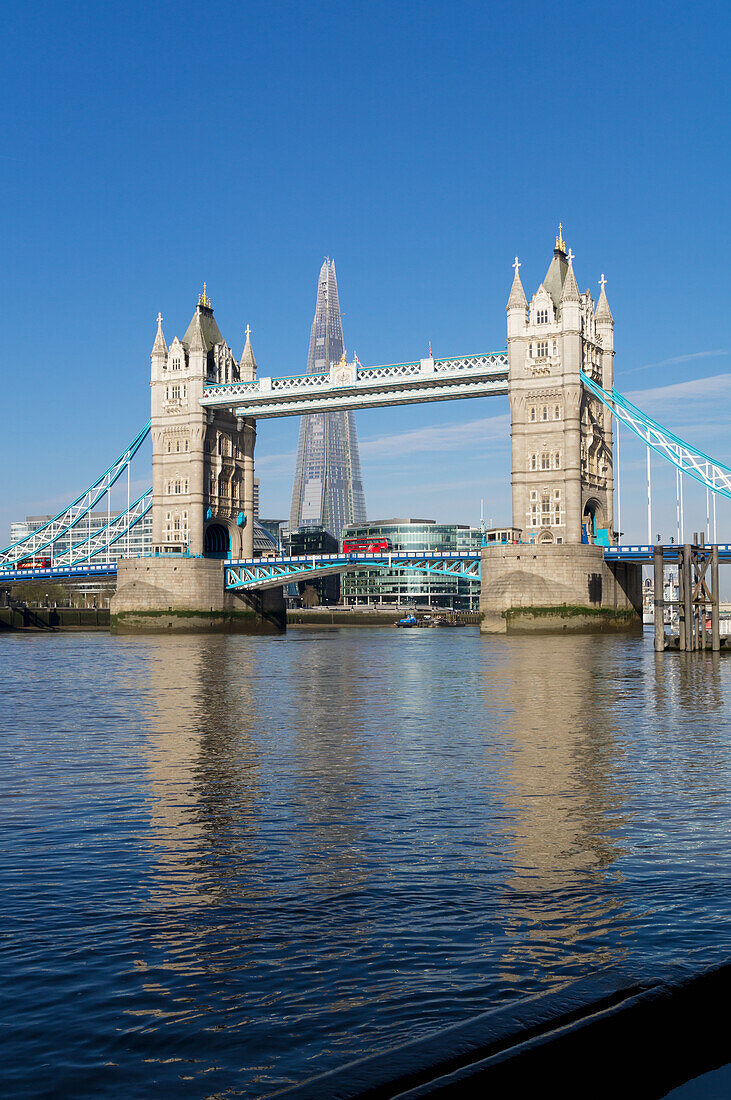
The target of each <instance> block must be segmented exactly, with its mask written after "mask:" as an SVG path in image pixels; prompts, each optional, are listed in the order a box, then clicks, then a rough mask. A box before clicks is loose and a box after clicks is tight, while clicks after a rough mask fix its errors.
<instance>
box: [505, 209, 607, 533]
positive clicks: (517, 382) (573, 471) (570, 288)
mask: <svg viewBox="0 0 731 1100" xmlns="http://www.w3.org/2000/svg"><path fill="white" fill-rule="evenodd" d="M573 259H574V257H573V253H572V252H571V251H570V250H569V252H568V253H567V252H566V246H565V244H564V240H563V236H562V227H561V226H559V235H558V236H557V237H556V247H555V248H554V251H553V258H552V260H551V263H550V265H549V268H548V271H547V273H546V276H545V278H544V280H543V282H542V283H541V284H540V286H539V287H538V289H537V290H536V292H535V294H534V295H533V297H532V298H531V300H530V303H528V301H527V300H526V296H525V292H524V290H523V285H522V283H521V281H520V275H519V268H520V264H519V263H518V258H517V257H516V259H515V264H514V267H515V277H514V279H513V285H512V287H511V290H510V297H509V299H508V305H507V314H508V361H509V367H510V381H509V396H510V413H511V436H512V483H513V525H514V526H515V527H518V528H520V529H521V530H522V532H523V535H522V537H523V540H524V541H532V542H536V543H539V544H542V545H546V544H552V543H553V544H562V543H567V544H577V543H581V542H582V541H583V542H590V543H593V542H598V543H602V544H604V543H607V542H609V543H611V542H613V541H614V536H615V532H614V468H613V461H612V453H613V452H612V424H611V414H610V413H609V412H608V410H606V409H605V408H604V406H603V405H602V404H601V402H599V401H597V399H596V398H594V397H592V396H591V395H590V394H589V393H588V392H587V391H586V389H585V388H584V386H582V384H581V372H582V371H583V372H585V373H586V374H589V375H590V376H591V377H592V378H593V379H595V380H596V381H597V382H599V383H600V385H602V386H603V387H604V388H605V389H610V390H611V388H612V386H613V382H614V363H613V360H614V321H613V319H612V314H611V311H610V309H609V303H608V302H607V296H606V293H605V289H604V284H605V279H604V276H603V275H602V278H601V294H600V295H599V301H598V303H597V304H596V307H595V306H594V301H593V299H592V296H591V294H590V293H589V291H588V290H586V291H585V292H584V293H583V294H580V293H579V288H578V286H577V283H576V277H575V275H574V268H573Z"/></svg>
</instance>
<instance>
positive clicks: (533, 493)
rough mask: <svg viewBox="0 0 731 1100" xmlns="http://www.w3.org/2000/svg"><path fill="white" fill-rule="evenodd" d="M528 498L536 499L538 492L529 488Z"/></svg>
mask: <svg viewBox="0 0 731 1100" xmlns="http://www.w3.org/2000/svg"><path fill="white" fill-rule="evenodd" d="M530 498H531V500H538V493H537V491H536V490H535V489H531V491H530Z"/></svg>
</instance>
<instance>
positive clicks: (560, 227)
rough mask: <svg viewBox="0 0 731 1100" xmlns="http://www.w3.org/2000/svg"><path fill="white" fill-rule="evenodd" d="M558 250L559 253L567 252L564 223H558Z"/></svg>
mask: <svg viewBox="0 0 731 1100" xmlns="http://www.w3.org/2000/svg"><path fill="white" fill-rule="evenodd" d="M556 248H557V249H558V250H559V252H565V251H566V245H565V244H564V239H563V222H559V223H558V236H557V237H556Z"/></svg>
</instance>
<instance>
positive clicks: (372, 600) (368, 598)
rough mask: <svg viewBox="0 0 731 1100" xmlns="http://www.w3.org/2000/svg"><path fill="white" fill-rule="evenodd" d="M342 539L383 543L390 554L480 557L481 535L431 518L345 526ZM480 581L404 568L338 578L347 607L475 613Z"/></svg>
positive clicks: (470, 529)
mask: <svg viewBox="0 0 731 1100" xmlns="http://www.w3.org/2000/svg"><path fill="white" fill-rule="evenodd" d="M343 538H347V539H358V538H363V539H377V538H386V539H388V540H389V542H390V544H391V549H393V550H417V551H418V550H423V551H426V550H429V551H435V552H436V553H442V554H443V553H446V552H447V551H449V550H471V551H477V552H478V553H479V550H480V546H481V544H482V531H481V530H480V528H479V527H468V526H467V525H466V524H461V523H437V522H436V521H435V520H433V519H386V520H380V521H379V522H376V523H362V524H355V523H353V524H350V525H349V526H348V527H346V529H345V532H344V534H343ZM479 599H480V582H479V580H465V579H463V578H460V577H445V576H439V575H438V574H429V573H417V572H412V571H411V570H406V569H373V570H370V569H369V570H365V569H364V570H362V571H360V570H359V571H357V572H352V573H343V576H342V602H343V603H344V604H348V605H350V606H359V605H360V606H362V605H371V606H376V607H396V606H411V605H416V606H418V607H451V608H453V609H454V610H455V611H477V610H478V607H479Z"/></svg>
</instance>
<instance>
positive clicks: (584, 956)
mask: <svg viewBox="0 0 731 1100" xmlns="http://www.w3.org/2000/svg"><path fill="white" fill-rule="evenodd" d="M475 633H476V632H474V631H473V630H472V629H471V628H466V629H465V630H463V631H454V632H449V633H446V632H436V631H433V632H432V631H414V632H410V633H408V634H401V633H400V632H397V631H394V630H388V629H378V628H374V629H369V630H361V631H358V630H350V631H348V630H337V629H336V630H332V631H329V630H321V631H318V632H314V631H312V632H310V631H294V630H293V631H291V632H290V634H289V636H288V637H286V638H256V639H249V638H245V637H241V636H225V635H224V636H221V635H216V636H190V637H184V638H177V639H172V638H171V639H166V638H160V639H135V640H125V641H124V642H120V641H115V640H114V639H108V638H102V637H98V638H97V637H94V638H93V639H83V640H82V641H79V640H77V639H74V644H75V645H77V646H88V647H92V646H93V647H94V652H95V654H97V656H98V655H100V654H101V656H102V658H103V659H104V652H103V651H105V650H106V649H107V648H109V650H110V653H109V654H107V655H106V656H108V657H109V658H111V656H112V651H113V657H114V659H113V661H112V660H111V659H110V660H109V661H108V662H107V663H108V668H109V670H110V671H109V677H110V679H109V684H108V687H107V692H108V695H109V697H110V698H113V699H116V698H120V699H121V698H128V697H129V695H130V693H131V695H132V696H133V697H134V698H135V699H136V700H137V704H136V708H137V714H138V717H137V719H136V720H135V723H136V724H135V728H134V730H132V729H130V728H126V727H125V726H120V725H118V724H117V725H114V724H111V725H110V726H109V727H108V728H107V729H106V732H105V734H104V736H105V737H106V738H107V739H108V740H109V741H110V742H111V743H113V744H115V745H116V747H117V749H118V751H120V752H125V751H127V752H129V763H128V767H127V770H126V772H125V778H124V782H125V784H129V774H130V771H131V772H132V773H133V774H134V776H135V783H136V784H137V787H138V789H139V803H138V808H137V812H136V815H135V816H134V821H133V824H132V825H130V823H129V821H128V822H127V827H131V828H133V829H134V834H135V835H136V838H137V840H136V855H134V857H133V856H131V855H130V854H129V853H128V852H126V850H125V849H124V847H123V846H121V847H117V848H116V849H115V848H114V847H112V848H110V850H109V851H108V852H107V853H106V858H107V861H108V868H107V874H108V877H109V880H110V890H111V891H112V893H114V891H116V890H119V891H120V892H121V895H123V896H125V897H126V898H128V899H129V898H134V897H136V898H137V905H138V908H137V910H136V911H135V910H134V909H132V910H130V909H125V914H126V915H125V917H124V919H122V920H121V921H119V922H117V923H116V924H115V925H114V926H113V928H112V929H111V930H110V929H108V928H106V929H104V930H100V933H99V935H98V936H95V930H94V927H93V920H92V923H91V927H85V928H84V929H83V936H82V930H81V929H80V930H79V937H80V939H79V943H78V945H77V950H78V951H79V952H81V954H82V955H83V954H84V953H85V952H92V953H91V954H89V969H88V974H86V975H85V976H83V977H82V978H78V968H77V967H76V966H75V965H74V975H75V977H74V981H76V980H77V978H78V980H79V981H81V982H82V985H83V982H84V981H88V982H91V983H92V984H93V983H94V981H95V973H96V977H97V980H98V972H97V971H96V970H95V968H98V967H99V966H100V965H104V960H106V959H107V958H110V957H113V958H114V959H116V960H117V961H116V963H115V965H116V966H117V967H118V968H119V967H120V966H121V970H119V972H118V974H117V977H112V978H111V979H110V980H109V983H108V985H106V986H104V988H105V990H106V993H105V995H106V996H107V997H108V999H109V1006H110V1009H111V1007H112V1006H113V1005H114V1004H115V1002H116V999H117V997H118V996H119V995H120V992H121V990H124V998H125V999H124V1001H123V1002H122V1013H123V1015H122V1017H121V1020H122V1023H121V1027H122V1034H123V1035H128V1034H131V1033H132V1032H134V1033H135V1034H136V1035H137V1039H136V1042H135V1044H133V1045H132V1046H128V1045H126V1044H123V1047H124V1049H118V1050H115V1058H114V1059H113V1061H115V1062H116V1066H114V1067H109V1066H108V1067H106V1068H105V1069H104V1071H103V1074H104V1076H105V1079H107V1078H108V1080H109V1082H110V1083H114V1082H116V1083H117V1084H119V1086H120V1088H122V1087H123V1085H124V1084H127V1085H128V1084H129V1082H130V1081H131V1080H134V1079H135V1075H136V1074H139V1075H140V1079H142V1076H143V1075H144V1074H146V1073H148V1072H150V1065H151V1063H152V1064H153V1067H154V1073H155V1077H156V1079H157V1080H158V1081H163V1082H168V1084H169V1085H170V1087H173V1085H174V1084H175V1083H176V1082H177V1081H178V1080H179V1076H178V1075H179V1073H180V1072H181V1062H183V1063H184V1069H185V1074H186V1075H187V1076H188V1077H189V1079H190V1080H191V1081H194V1082H196V1085H195V1086H194V1085H191V1086H190V1088H191V1091H190V1093H189V1094H190V1095H195V1096H203V1095H208V1094H210V1092H211V1091H215V1090H219V1091H220V1090H223V1089H226V1088H231V1087H233V1084H234V1083H235V1085H236V1087H237V1088H242V1089H245V1090H246V1091H247V1093H248V1094H250V1095H261V1094H265V1093H266V1092H268V1091H271V1090H272V1089H273V1088H274V1087H275V1086H277V1085H282V1084H285V1083H287V1082H291V1081H296V1080H301V1079H302V1078H304V1077H305V1076H308V1075H310V1074H312V1073H314V1072H317V1071H321V1070H325V1069H328V1068H333V1067H335V1066H338V1065H341V1064H343V1063H344V1062H346V1061H348V1060H350V1059H351V1058H353V1057H354V1056H358V1055H359V1054H365V1053H371V1052H374V1051H377V1050H379V1049H383V1048H384V1047H386V1046H389V1045H391V1044H393V1043H395V1042H398V1041H402V1040H406V1039H410V1038H414V1037H417V1036H420V1035H424V1034H426V1033H428V1032H429V1031H430V1030H432V1029H436V1028H441V1027H443V1026H445V1025H446V1024H449V1023H451V1022H455V1021H458V1020H462V1019H465V1018H467V1017H469V1016H471V1015H472V1014H474V1013H476V1012H478V1011H482V1010H484V1009H485V1008H486V1007H489V1006H492V1005H499V1004H501V1003H506V1002H509V1001H512V1000H514V999H515V998H516V997H519V996H524V995H526V994H528V993H531V992H534V991H538V990H542V989H546V988H550V987H551V986H553V985H555V984H557V983H558V982H559V981H561V980H564V979H567V978H573V977H577V976H584V975H586V974H591V973H595V972H596V971H597V970H598V969H599V968H601V967H605V966H607V965H621V966H623V967H625V968H629V969H630V970H631V971H632V972H636V973H640V974H641V973H648V972H650V973H653V974H656V973H658V972H662V971H663V968H665V967H667V966H669V965H670V964H671V963H672V962H674V961H676V960H677V958H678V956H681V957H683V958H686V959H687V961H688V965H689V966H700V965H701V964H705V963H707V962H711V961H714V959H716V958H718V955H719V953H722V952H724V951H725V949H726V945H727V936H726V932H725V921H727V920H728V918H729V916H731V902H729V899H728V896H727V892H726V890H725V887H724V882H725V881H727V874H728V871H729V855H728V851H727V846H726V844H725V842H724V830H725V824H724V811H723V807H724V805H727V803H728V796H729V793H731V777H730V775H729V762H728V755H727V750H726V749H724V743H725V744H727V743H728V737H729V734H730V733H731V721H730V720H729V717H728V715H729V713H731V708H729V702H731V666H729V665H728V662H726V664H725V665H724V664H723V663H719V660H718V658H715V659H714V658H712V656H711V655H710V654H709V655H708V656H707V657H706V658H704V659H702V660H698V659H694V660H693V661H687V662H686V661H685V660H684V659H683V658H682V657H681V658H675V659H674V660H673V661H667V660H666V661H664V662H662V661H661V662H659V663H657V664H656V663H655V659H654V656H653V654H652V651H651V649H649V648H648V646H647V645H646V644H645V643H644V642H643V640H642V639H633V640H628V639H612V638H593V637H590V638H548V639H543V638H522V639H510V640H508V639H501V638H479V639H477V638H476V636H475ZM34 644H35V643H34ZM63 644H69V643H65V642H63ZM79 659H80V660H82V659H83V660H86V657H84V656H83V655H81V656H80V657H79ZM60 683H61V681H59V684H60ZM59 690H61V689H59ZM69 705H70V706H73V705H74V704H73V703H69ZM78 705H81V704H78ZM83 705H84V706H88V701H87V702H86V703H84V704H83ZM97 720H98V723H99V724H100V726H101V727H102V728H105V727H104V721H105V720H104V718H103V711H100V712H99V716H98V719H97ZM140 747H142V751H141V752H140ZM19 751H20V752H21V755H22V752H23V751H24V750H23V748H22V745H21V746H20V748H19ZM78 751H79V753H80V754H81V755H80V757H79V759H78V761H77V766H78V767H79V769H84V771H85V778H84V781H86V773H88V772H89V770H91V771H92V772H93V771H94V769H95V768H98V767H99V766H100V761H99V760H97V759H96V758H95V757H94V756H93V754H92V755H91V756H88V755H87V756H86V757H85V756H84V747H83V744H81V745H80V746H79V749H78ZM104 778H105V782H106V783H107V784H110V785H111V787H112V789H114V785H115V783H116V782H117V781H116V780H115V777H114V774H113V773H111V774H108V773H105V777H104ZM43 781H44V780H43V777H42V776H41V777H40V779H39V783H40V784H41V787H42V784H43ZM66 782H67V783H70V784H73V782H75V779H74V773H73V770H71V772H70V774H69V776H68V777H67V779H66ZM129 789H130V788H129V786H128V785H127V786H126V787H125V797H127V798H128V797H129ZM110 797H111V796H110ZM134 822H136V824H134ZM102 824H103V828H102V825H100V829H102V833H103V830H104V829H107V830H108V831H109V832H110V835H112V836H113V834H114V830H115V828H117V827H118V826H117V825H116V824H115V822H114V821H113V820H111V819H110V820H105V822H104V823H102ZM87 855H88V853H87ZM63 873H64V874H65V875H66V876H67V879H69V880H70V882H71V887H70V888H71V889H72V888H73V876H74V875H77V876H78V878H79V887H78V890H79V891H80V892H81V891H82V889H83V886H82V884H83V873H82V870H81V865H79V866H76V865H75V864H74V862H73V860H71V862H70V863H69V864H68V866H66V867H64V869H63ZM79 896H81V893H80V895H79ZM34 919H40V921H41V924H42V926H43V928H44V930H45V932H46V933H47V935H48V936H49V938H51V939H52V937H53V935H54V921H56V920H59V919H64V920H65V918H64V916H63V911H62V909H61V910H59V909H58V908H56V909H55V910H52V909H51V910H49V911H48V912H47V913H42V914H41V915H40V917H39V916H38V914H36V916H35V918H34ZM699 929H702V934H699ZM95 942H96V943H101V944H102V948H101V958H100V957H99V948H98V947H97V948H96V949H95V950H94V951H92V945H93V944H94V943H95ZM70 957H71V956H69V958H70ZM120 958H121V959H122V962H121V963H120V961H119V959H120ZM126 958H129V965H128V966H125V963H124V960H125V959H126ZM55 965H56V966H57V967H59V966H63V965H65V964H63V962H62V961H61V962H59V961H58V960H56V963H55ZM19 970H20V972H21V975H22V970H23V967H22V965H21V966H20V967H19ZM70 978H71V974H69V980H70ZM20 988H21V993H20V995H21V998H22V996H23V993H22V977H21V982H20ZM36 1003H37V1002H36ZM70 1011H71V1014H72V1021H71V1025H72V1026H73V1034H77V1035H78V1034H89V1035H91V1036H92V1037H94V1035H95V1034H96V1032H95V1029H98V1028H100V1027H103V1026H104V1019H103V1016H102V1015H101V1014H100V1013H99V1008H98V1005H96V1004H95V1002H94V1001H93V999H92V1000H85V999H84V998H83V997H82V998H79V999H78V1000H77V1001H75V1002H74V1004H73V1006H72V1007H71V1008H70ZM116 1019H117V1021H118V1026H119V1019H120V1017H119V1016H117V1017H116ZM293 1021H295V1022H294V1023H293ZM140 1028H141V1029H142V1031H140ZM51 1035H52V1033H49V1035H46V1037H45V1039H41V1040H39V1041H38V1047H39V1049H38V1050H37V1051H36V1053H37V1055H38V1059H40V1058H41V1056H43V1061H48V1063H49V1064H53V1063H54V1051H53V1050H50V1049H49V1047H50V1046H52V1045H53V1040H52V1037H51ZM98 1038H99V1034H97V1039H98ZM64 1041H69V1040H68V1036H67V1038H66V1040H64ZM171 1041H172V1044H173V1048H174V1050H175V1052H176V1053H175V1058H176V1059H177V1061H173V1062H169V1061H168V1060H169V1059H170V1057H171V1054H170V1051H171ZM71 1042H72V1044H73V1040H71ZM92 1046H93V1044H92ZM56 1053H57V1052H56ZM99 1072H101V1070H99ZM206 1090H208V1091H206Z"/></svg>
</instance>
